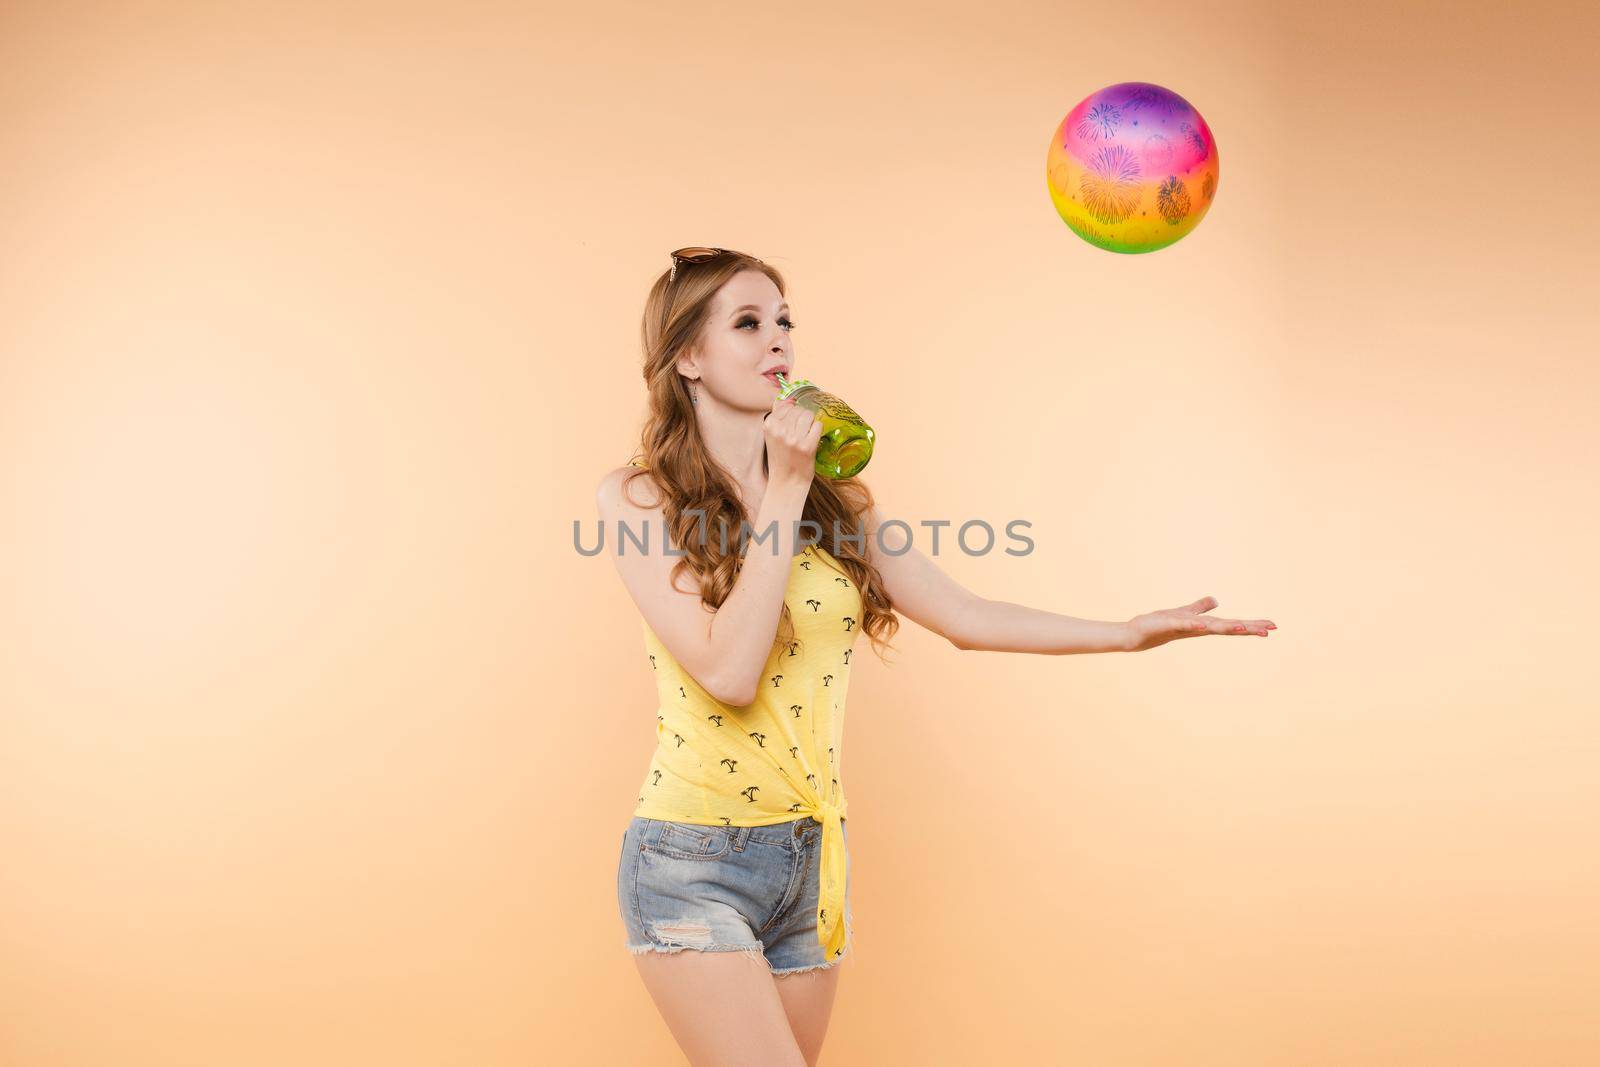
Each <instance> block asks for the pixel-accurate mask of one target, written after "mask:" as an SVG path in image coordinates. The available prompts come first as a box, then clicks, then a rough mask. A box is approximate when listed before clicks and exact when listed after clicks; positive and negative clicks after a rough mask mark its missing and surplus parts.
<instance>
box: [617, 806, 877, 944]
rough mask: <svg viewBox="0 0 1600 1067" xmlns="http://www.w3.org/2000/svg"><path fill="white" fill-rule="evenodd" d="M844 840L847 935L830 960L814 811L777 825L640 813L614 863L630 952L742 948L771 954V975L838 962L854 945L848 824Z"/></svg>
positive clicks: (819, 833)
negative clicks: (820, 903) (820, 908)
mask: <svg viewBox="0 0 1600 1067" xmlns="http://www.w3.org/2000/svg"><path fill="white" fill-rule="evenodd" d="M840 826H841V827H848V826H849V820H848V819H845V820H843V821H842V822H841V823H840ZM844 841H845V845H846V848H847V851H846V853H845V856H846V860H845V908H844V919H845V937H846V942H845V949H844V951H843V953H841V955H840V956H839V957H838V959H835V960H834V961H833V963H827V962H825V961H824V957H823V949H822V943H821V942H820V941H819V940H817V894H818V892H819V890H820V885H821V879H820V870H821V863H822V824H821V823H819V822H817V821H816V820H815V819H813V818H811V816H809V815H807V816H803V817H801V818H799V819H794V820H791V821H789V822H781V823H775V824H774V825H772V826H702V825H700V824H698V823H686V822H669V821H667V820H665V819H645V818H641V817H639V816H637V815H636V816H634V817H633V819H632V821H631V822H629V823H628V828H627V829H626V830H624V831H623V834H622V855H621V857H620V859H619V860H618V862H617V910H618V911H619V912H620V913H621V915H622V925H623V927H624V928H625V929H626V931H627V941H626V944H627V948H628V951H629V952H632V953H634V954H635V955H640V954H643V953H646V952H682V951H684V950H685V949H699V950H702V951H706V952H745V953H747V954H749V955H752V956H757V957H760V958H762V959H765V960H766V962H767V966H768V967H769V968H770V969H771V971H772V973H773V974H786V973H793V972H796V971H808V970H814V969H817V968H821V967H831V966H833V965H834V964H836V963H838V962H839V960H841V959H844V958H845V956H848V955H849V954H850V946H851V926H850V919H851V915H850V863H849V852H848V846H849V843H850V833H849V831H848V829H846V830H845V831H844Z"/></svg>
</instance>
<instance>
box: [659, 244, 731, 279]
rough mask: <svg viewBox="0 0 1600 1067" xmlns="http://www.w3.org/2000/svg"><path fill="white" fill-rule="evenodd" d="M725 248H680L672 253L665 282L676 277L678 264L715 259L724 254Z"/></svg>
mask: <svg viewBox="0 0 1600 1067" xmlns="http://www.w3.org/2000/svg"><path fill="white" fill-rule="evenodd" d="M726 251H727V249H726V248H680V249H678V250H677V251H676V252H674V253H672V272H671V273H670V274H668V275H667V281H669V282H670V281H673V280H675V279H676V278H677V277H678V264H679V263H691V264H693V263H704V262H705V261H706V260H708V259H716V258H717V257H718V256H720V255H722V254H723V253H724V252H726Z"/></svg>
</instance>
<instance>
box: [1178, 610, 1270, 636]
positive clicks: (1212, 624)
mask: <svg viewBox="0 0 1600 1067" xmlns="http://www.w3.org/2000/svg"><path fill="white" fill-rule="evenodd" d="M1195 623H1199V624H1200V626H1199V627H1198V629H1199V630H1203V631H1205V632H1208V633H1214V634H1257V635H1259V636H1261V637H1265V636H1267V631H1268V630H1275V629H1277V623H1274V622H1273V621H1271V620H1270V619H1217V618H1213V617H1212V616H1210V615H1197V616H1195V617H1194V618H1193V619H1191V620H1189V627H1190V628H1191V629H1196V627H1195V626H1194V624H1195Z"/></svg>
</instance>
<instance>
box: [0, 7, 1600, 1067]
mask: <svg viewBox="0 0 1600 1067" xmlns="http://www.w3.org/2000/svg"><path fill="white" fill-rule="evenodd" d="M250 7H253V10H248V9H247V6H246V5H217V4H204V3H198V2H165V3H158V2H147V3H121V4H114V3H96V4H91V3H66V2H63V0H50V2H48V3H46V2H39V0H34V2H26V0H13V2H11V3H9V4H6V5H5V6H4V7H3V8H0V249H3V253H0V549H3V551H0V707H3V716H0V857H3V859H0V863H3V873H0V1063H4V1064H5V1065H6V1067H89V1065H94V1067H102V1065H105V1067H110V1065H115V1067H146V1065H148V1067H158V1065H159V1067H180V1065H183V1067H187V1065H194V1067H201V1065H203V1067H215V1065H219V1064H227V1065H229V1067H254V1065H261V1067H280V1065H283V1064H304V1065H312V1064H316V1065H323V1064H326V1065H340V1067H343V1065H348V1064H358V1063H360V1064H368V1063H370V1064H378V1063H382V1064H386V1065H393V1067H401V1065H412V1064H416V1065H445V1064H449V1065H472V1067H487V1065H499V1064H504V1065H512V1064H528V1063H561V1064H585V1065H588V1064H593V1065H615V1064H643V1063H662V1064H667V1063H677V1062H682V1059H681V1056H680V1055H679V1053H678V1052H677V1050H676V1048H675V1046H674V1045H673V1043H672V1041H671V1038H670V1036H669V1034H668V1032H667V1030H666V1028H665V1026H664V1025H663V1023H662V1022H661V1020H660V1018H659V1017H658V1015H657V1014H656V1012H655V1010H654V1008H653V1007H652V1005H651V1004H650V1002H649V999H648V997H647V996H646V993H645V991H644V988H643V987H642V985H641V984H640V983H639V981H638V979H637V977H636V975H635V973H634V970H633V966H632V963H631V960H630V957H629V956H628V955H627V953H626V952H625V951H624V950H623V933H622V928H621V923H620V921H619V919H618V916H617V912H616V904H615V897H614V874H615V864H616V861H617V851H618V842H619V838H620V834H621V831H622V828H623V826H624V824H625V823H626V821H627V819H628V817H629V814H630V812H631V808H632V805H633V802H634V797H635V795H636V787H637V786H638V784H639V782H640V780H641V779H642V777H643V775H644V771H645V767H646V764H647V761H648V758H649V750H650V746H651V744H652V741H653V735H652V726H653V713H654V710H655V709H654V703H653V699H654V693H653V689H652V679H651V675H650V672H649V668H648V665H647V663H646V661H645V658H644V655H643V644H642V638H641V634H640V628H639V621H638V616H637V614H636V613H635V611H634V608H633V606H632V602H631V601H630V600H629V599H628V597H627V595H626V593H625V591H624V590H623V588H622V586H621V583H620V582H619V581H618V580H617V578H616V576H615V573H614V571H613V569H612V566H611V564H610V562H609V561H607V560H606V559H604V558H599V557H594V558H586V557H582V556H580V555H579V554H578V553H577V552H576V551H575V550H574V547H573V529H572V523H573V520H575V519H577V520H581V521H582V522H583V523H585V524H586V525H588V526H590V527H591V528H592V523H593V521H594V512H593V495H594V487H595V483H596V481H597V479H598V478H599V475H600V473H601V472H602V471H604V470H605V469H607V468H609V467H612V466H615V465H617V464H619V463H621V462H622V461H624V460H625V459H626V458H627V457H628V456H629V455H630V454H631V450H632V447H633V444H634V441H635V435H636V432H637V427H638V425H639V420H640V417H641V415H642V411H643V406H642V401H643V391H642V384H641V382H640V379H639V374H638V359H639V351H638V347H639V346H638V317H639V313H640V309H641V306H642V301H643V297H644V294H645V290H646V288H647V286H648V284H649V282H650V281H651V279H652V278H653V277H654V276H655V275H656V273H657V272H658V271H659V270H661V269H662V268H663V267H665V266H666V265H667V255H666V253H667V251H668V250H669V249H672V248H676V247H678V246H681V245H687V244H715V245H722V246H728V247H735V248H739V249H743V250H747V251H750V252H752V253H754V254H755V255H758V256H760V257H762V258H764V259H766V260H767V261H769V262H771V263H773V264H774V265H776V266H778V267H779V268H780V269H781V270H783V271H784V272H785V273H786V274H787V276H788V279H789V281H790V283H791V288H790V291H789V295H790V298H791V303H792V304H793V308H794V314H795V321H796V323H797V324H798V327H797V329H796V332H795V348H796V350H797V352H798V357H799V360H798V364H799V370H800V372H801V373H803V374H805V375H808V376H813V377H815V378H816V379H817V380H819V381H821V382H822V383H823V384H824V385H826V386H828V387H829V388H832V389H835V390H837V391H838V392H840V393H841V394H842V395H844V396H845V397H846V398H847V399H848V400H850V401H851V402H852V403H853V404H854V405H855V406H856V407H857V408H858V409H859V410H860V411H861V412H862V413H863V415H865V416H866V417H867V418H868V419H869V421H871V422H872V424H873V426H874V427H875V428H876V430H877V432H878V434H879V441H880V447H879V449H878V454H877V456H876V457H875V459H874V460H873V463H872V466H871V467H870V468H869V470H868V471H867V474H866V477H867V480H868V481H869V483H870V484H871V485H872V486H873V487H874V488H875V490H876V491H877V492H878V493H879V495H880V499H881V501H882V502H883V503H884V505H885V507H886V508H887V509H888V510H889V511H891V512H892V513H894V514H896V515H898V516H901V517H904V518H906V519H907V520H908V521H911V522H913V523H915V522H917V521H919V520H922V519H936V518H948V519H953V520H956V521H958V522H959V521H963V520H965V519H968V518H982V519H985V520H987V521H989V522H991V523H993V524H995V525H996V526H997V527H1001V526H1003V524H1004V523H1005V522H1006V521H1008V520H1010V519H1013V518H1023V519H1026V520H1028V521H1030V522H1031V523H1032V524H1033V527H1032V530H1031V531H1030V535H1031V536H1032V537H1034V539H1035V542H1036V545H1037V548H1036V551H1035V552H1034V553H1033V554H1032V555H1031V556H1028V557H1026V558H1020V559H1019V558H1014V557H1010V556H1006V555H1003V554H1000V553H995V554H992V555H989V556H983V557H967V556H963V555H962V554H961V553H959V552H953V551H949V550H948V547H949V546H948V541H946V543H945V549H946V550H945V551H943V552H942V553H941V555H940V556H939V560H940V562H941V564H942V565H943V566H944V567H945V568H946V569H947V570H948V571H949V573H950V574H952V575H953V576H955V577H956V578H957V580H959V581H960V582H962V583H963V584H965V585H967V586H969V587H970V588H972V589H974V590H976V591H978V592H980V593H982V594H984V595H987V596H990V597H993V598H998V599H1004V600H1011V601H1016V602H1020V603H1025V604H1029V605H1032V606H1036V607H1041V608H1047V609H1050V610H1054V611H1060V612H1065V613H1068V614H1073V615H1079V616H1088V617H1094V618H1108V619H1109V618H1126V617H1128V616H1130V615H1133V614H1136V613H1140V612H1144V611H1149V610H1153V609H1156V608H1162V607H1168V606H1174V605H1177V604H1180V603H1184V602H1187V601H1190V600H1193V599H1196V598H1198V597H1201V596H1205V595H1207V594H1210V595H1214V596H1216V597H1218V598H1219V599H1220V601H1221V604H1220V607H1219V608H1218V613H1219V614H1223V615H1234V614H1236V615H1241V616H1245V617H1268V618H1272V619H1274V620H1276V621H1277V622H1278V624H1279V630H1278V632H1277V633H1275V634H1274V635H1273V636H1271V637H1270V638H1268V639H1266V640H1262V639H1260V638H1240V639H1229V638H1204V639H1199V640H1193V641H1185V642H1182V643H1180V644H1177V645H1172V646H1168V647H1166V648H1163V649H1159V650H1156V651H1154V652H1152V653H1148V654H1143V655H1137V656H1111V655H1107V656H1077V657H1061V658H1057V657H1045V656H1005V655H997V654H986V653H960V652H957V651H956V650H954V649H953V648H951V647H949V646H947V645H945V644H944V643H942V642H941V641H940V640H938V639H936V638H934V637H932V635H930V634H928V633H926V632H925V631H922V630H920V629H918V628H917V627H916V626H915V625H914V624H912V623H910V622H906V623H905V625H904V627H903V629H902V631H901V635H900V637H899V638H898V639H897V645H898V649H899V651H898V654H897V655H896V657H895V658H894V663H893V665H892V666H887V667H886V666H885V665H883V664H882V663H880V662H879V661H878V660H877V659H876V658H875V657H873V656H872V655H870V654H869V653H868V652H866V651H863V652H862V653H861V660H860V664H861V667H860V673H859V674H858V675H857V677H856V679H855V683H854V685H853V686H852V691H851V700H850V709H849V727H848V737H849V744H848V746H847V749H846V752H847V759H848V763H849V770H850V777H849V788H850V799H851V811H852V817H851V826H852V836H851V843H852V847H853V852H852V863H853V867H852V899H853V909H854V915H855V926H856V933H857V939H856V948H855V952H856V956H855V958H854V959H853V960H850V961H847V962H846V964H845V965H844V970H843V972H842V979H841V987H840V995H839V1001H838V1004H837V1008H836V1011H835V1014H834V1021H833V1027H832V1030H831V1032H830V1035H829V1038H828V1050H827V1052H826V1053H825V1055H824V1061H825V1062H826V1063H828V1064H830V1065H835V1067H845V1065H852V1064H854V1065H868V1064H870V1065H899V1064H915V1065H945V1064H950V1065H966V1064H974V1063H1006V1064H1046V1063H1048V1064H1057V1063H1060V1064H1067V1063H1071V1064H1093V1065H1118V1067H1124V1065H1126V1067H1133V1065H1141V1067H1142V1065H1161V1067H1169V1065H1174V1064H1181V1065H1183V1067H1209V1065H1219V1067H1220V1065H1227V1067H1241V1065H1294V1067H1320V1065H1334V1064H1340V1065H1343V1064H1354V1063H1359V1064H1407V1065H1419V1067H1420V1065H1428V1067H1432V1065H1438V1067H1446V1065H1448V1067H1469V1065H1478V1064H1483V1065H1495V1067H1501V1065H1505V1064H1509V1063H1537V1064H1539V1065H1540V1067H1564V1065H1578V1064H1592V1063H1594V1062H1596V1060H1597V1058H1600V1018H1597V1013H1596V1011H1595V1002H1594V989H1595V988H1596V986H1597V984H1600V917H1597V909H1596V908H1595V906H1594V902H1595V900H1596V898H1597V895H1600V869H1597V867H1600V861H1597V858H1596V855H1597V853H1596V849H1595V847H1594V846H1595V841H1596V840H1597V839H1600V825H1597V823H1600V785H1597V780H1596V775H1597V772H1596V767H1597V756H1600V727H1597V725H1596V721H1595V697H1594V685H1593V681H1592V670H1591V669H1590V665H1592V663H1593V662H1594V658H1595V657H1594V655H1593V652H1592V648H1591V644H1592V641H1593V636H1592V635H1593V630H1594V627H1593V625H1592V624H1593V620H1594V611H1595V599H1596V593H1597V588H1596V587H1597V582H1596V577H1597V574H1596V571H1597V568H1596V566H1595V562H1594V559H1593V545H1594V543H1595V538H1596V532H1597V531H1596V521H1595V520H1596V511H1597V508H1596V497H1595V482H1594V467H1593V465H1592V460H1593V456H1594V455H1595V452H1596V446H1597V445H1600V441H1597V439H1596V438H1597V433H1596V428H1595V400H1596V385H1597V384H1600V383H1597V377H1600V375H1597V372H1596V369H1595V363H1594V356H1593V353H1594V345H1595V325H1596V316H1595V312H1594V307H1595V301H1594V295H1593V290H1594V284H1595V276H1596V270H1595V268H1596V266H1597V263H1596V253H1595V248H1596V244H1595V238H1596V218H1595V215H1594V212H1593V205H1594V195H1593V184H1594V175H1595V173H1596V171H1595V164H1596V162H1597V161H1600V160H1597V143H1596V139H1595V136H1594V126H1593V123H1594V111H1593V108H1594V101H1595V88H1596V86H1595V80H1594V76H1593V75H1592V74H1590V73H1588V72H1587V71H1588V70H1592V56H1591V55H1590V54H1589V52H1588V50H1587V46H1586V45H1585V44H1584V41H1585V40H1592V39H1593V34H1594V32H1595V30H1596V28H1597V27H1596V19H1595V16H1594V14H1593V12H1594V9H1593V8H1592V6H1590V7H1587V11H1585V10H1584V9H1583V8H1582V7H1581V6H1580V5H1577V4H1556V3H1546V4H1545V5H1543V7H1542V8H1532V9H1530V8H1522V9H1519V10H1517V11H1515V12H1513V10H1512V9H1511V8H1508V7H1506V6H1505V5H1500V4H1490V3H1481V2H1480V3H1473V4H1467V5H1458V4H1445V3H1430V4H1420V3H1412V4H1409V5H1402V6H1399V7H1396V6H1393V5H1388V4H1382V5H1380V4H1368V5H1362V6H1358V7H1356V8H1351V7H1349V6H1347V5H1296V7H1298V8H1299V9H1300V10H1299V11H1291V12H1288V13H1286V12H1285V11H1284V10H1283V9H1282V8H1281V7H1280V6H1279V5H1273V4H1268V3H1266V2H1264V0H1262V2H1256V3H1245V4H1239V3H1223V4H1221V5H1217V4H1208V5H1195V4H1189V3H1186V4H1178V3H1170V2H1160V3H1156V4H1152V5H1147V6H1144V7H1123V8H1116V7H1110V8H1108V7H1105V6H1103V5H1089V4H1079V5H1065V4H1056V3H1043V2H1031V3H1017V2H1014V0H1013V2H1006V0H1002V2H1001V3H998V4H995V3H989V4H977V5H974V4H969V3H956V2H952V0H940V2H937V3H931V4H930V3H917V4H909V3H908V4H894V5H886V4H877V5H869V6H867V7H864V8H863V7H858V6H855V5H847V4H838V3H834V4H824V5H817V4H808V5H802V6H789V7H786V8H783V9H781V10H780V9H773V8H770V7H762V6H760V5H755V6H752V5H747V4H698V5H693V6H684V5H680V4H659V3H630V4H612V5H606V6H601V7H589V8H585V9H582V10H580V9H578V8H576V7H572V6H562V7H554V6H550V7H544V8H540V7H536V6H531V5H528V4H512V3H500V4H483V3H478V4H470V3H468V4H463V3H459V2H458V3H455V4H450V5H446V4H443V3H400V4H396V3H392V2H390V3H382V4H380V3H360V4H355V3H329V2H326V0H318V2H315V3H312V2H297V3H286V2H284V0H275V2H274V3H271V4H260V5H251V6H250ZM1586 68H1587V69H1586ZM1127 80H1148V81H1155V82H1159V83H1161V84H1164V85H1166V86H1169V87H1171V88H1173V89H1175V90H1177V91H1178V92H1180V93H1181V94H1183V95H1184V96H1185V97H1187V98H1188V99H1189V100H1190V101H1192V102H1193V103H1194V104H1195V105H1196V106H1197V107H1198V108H1199V109H1200V110H1201V112H1202V113H1203V114H1204V116H1205V118H1206V119H1207V121H1208V122H1209V124H1210V126H1211V128H1212V130H1213V132H1214V133H1215V135H1216V137H1217V140H1218V143H1219V146H1220V155H1221V160H1222V173H1221V182H1220V186H1219V190H1218V194H1217V199H1216V203H1215V206H1214V207H1213V208H1212V209H1211V211H1210V213H1209V215H1208V216H1207V218H1206V219H1205V220H1204V221H1203V222H1202V223H1201V225H1200V227H1199V228H1198V229H1197V230H1196V231H1195V232H1194V233H1193V234H1192V235H1191V236H1189V237H1188V238H1186V239H1185V240H1183V241H1181V242H1180V243H1178V244H1177V245H1175V246H1173V247H1171V248H1169V249H1166V250H1164V251H1161V252H1157V253H1155V254H1152V255H1146V256H1117V255H1113V254H1109V253H1106V252H1102V251H1099V250H1096V249H1094V248H1091V247H1090V246H1088V245H1086V244H1085V243H1083V242H1082V241H1080V240H1079V239H1077V238H1076V237H1074V236H1073V235H1072V234H1071V233H1070V232H1069V231H1068V230H1067V229H1066V227H1065V226H1064V225H1063V224H1062V223H1061V222H1060V221H1059V220H1058V219H1057V218H1056V216H1055V214H1054V212H1053V210H1052V208H1051V205H1050V201H1049V198H1048V196H1047V194H1046V190H1045V181H1044V158H1045V150H1046V146H1047V142H1048V138H1049V136H1050V134H1051V132H1052V131H1053V130H1054V128H1055V126H1056V124H1057V123H1058V122H1059V121H1060V119H1061V117H1062V116H1063V115H1064V114H1065V113H1066V111H1067V110H1068V109H1069V108H1071V106H1072V105H1073V104H1074V103H1075V102H1077V101H1078V100H1079V99H1080V98H1082V97H1083V96H1085V95H1087V94H1088V93H1090V92H1092V91H1093V90H1095V89H1097V88H1099V87H1101V86H1103V85H1107V84H1110V83H1112V82H1117V81H1127ZM861 647H862V648H863V649H864V648H866V645H865V643H864V642H863V643H862V644H861ZM1019 741H1020V742H1022V743H1021V744H1020V745H1019ZM1019 751H1021V752H1024V753H1025V754H1026V755H1025V756H1024V757H1022V758H1021V759H1019V758H1018V757H1017V756H1016V755H1015V754H1016V753H1017V752H1019Z"/></svg>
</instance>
